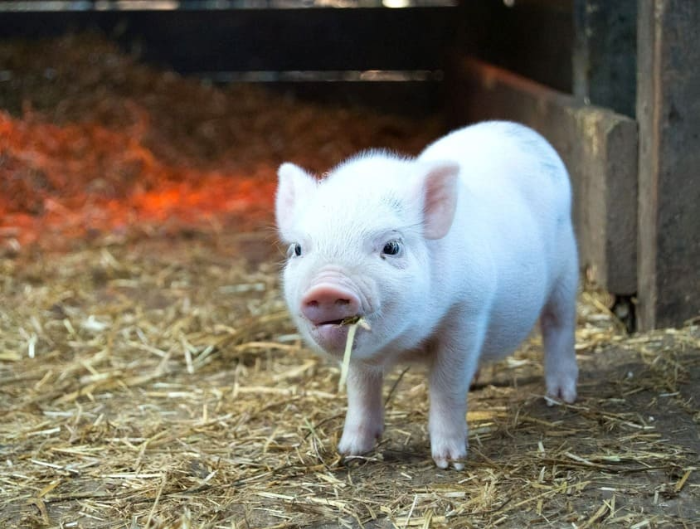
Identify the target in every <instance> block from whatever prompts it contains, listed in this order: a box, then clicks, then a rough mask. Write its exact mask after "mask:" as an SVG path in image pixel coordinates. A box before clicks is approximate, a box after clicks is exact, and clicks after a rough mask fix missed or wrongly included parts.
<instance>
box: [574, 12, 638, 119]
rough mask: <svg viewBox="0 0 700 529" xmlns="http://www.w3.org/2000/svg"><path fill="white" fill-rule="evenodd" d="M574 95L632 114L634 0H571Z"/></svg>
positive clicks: (634, 69)
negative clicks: (572, 1) (572, 12)
mask: <svg viewBox="0 0 700 529" xmlns="http://www.w3.org/2000/svg"><path fill="white" fill-rule="evenodd" d="M574 32H575V38H574V52H573V76H574V95H576V96H577V97H579V98H581V99H585V100H587V101H589V102H590V103H593V104H594V105H599V106H603V107H607V108H610V109H612V110H614V111H615V112H618V113H621V114H625V115H626V116H630V117H634V115H635V104H636V89H637V0H616V1H615V2H611V1H610V0H574Z"/></svg>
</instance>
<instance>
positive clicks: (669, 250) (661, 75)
mask: <svg viewBox="0 0 700 529" xmlns="http://www.w3.org/2000/svg"><path fill="white" fill-rule="evenodd" d="M638 39H639V40H638V46H637V48H638V53H639V55H638V64H639V74H638V89H637V94H638V95H637V119H638V121H639V132H640V150H639V269H638V275H639V292H638V296H639V320H640V324H641V327H642V328H644V329H651V328H655V327H665V326H678V325H681V324H683V323H684V321H686V320H689V319H691V318H695V317H697V316H698V314H699V313H700V45H698V43H699V42H700V2H697V1H692V2H691V1H687V0H640V2H639V26H638Z"/></svg>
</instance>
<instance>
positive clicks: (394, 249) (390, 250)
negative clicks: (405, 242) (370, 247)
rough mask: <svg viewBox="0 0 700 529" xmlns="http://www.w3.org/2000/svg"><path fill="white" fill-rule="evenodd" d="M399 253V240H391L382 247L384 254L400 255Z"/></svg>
mask: <svg viewBox="0 0 700 529" xmlns="http://www.w3.org/2000/svg"><path fill="white" fill-rule="evenodd" d="M399 253H401V243H399V241H389V242H388V243H386V244H385V245H384V248H383V249H382V254H384V255H398V254H399Z"/></svg>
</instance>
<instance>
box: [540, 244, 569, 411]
mask: <svg viewBox="0 0 700 529" xmlns="http://www.w3.org/2000/svg"><path fill="white" fill-rule="evenodd" d="M574 256H575V254H574ZM572 261H573V262H572V263H570V264H569V266H568V268H567V270H566V273H565V274H563V275H562V276H561V278H560V279H559V281H558V282H557V283H556V284H555V286H554V288H553V290H552V293H551V294H550V297H549V299H548V300H547V303H546V305H545V307H544V309H543V311H542V315H541V316H540V327H541V329H542V339H543V341H544V372H545V384H546V386H547V394H548V395H550V396H552V397H554V398H557V399H562V400H563V401H564V402H574V401H575V400H576V380H577V378H578V366H577V365H576V352H575V348H574V345H575V331H576V289H577V284H578V264H577V261H576V258H575V257H574V259H573V260H572Z"/></svg>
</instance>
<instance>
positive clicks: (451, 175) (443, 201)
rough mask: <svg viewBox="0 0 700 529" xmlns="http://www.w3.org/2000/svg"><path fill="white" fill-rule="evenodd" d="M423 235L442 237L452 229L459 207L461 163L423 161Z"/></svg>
mask: <svg viewBox="0 0 700 529" xmlns="http://www.w3.org/2000/svg"><path fill="white" fill-rule="evenodd" d="M420 166H421V171H422V173H423V178H422V182H423V185H422V192H423V235H424V236H425V238H426V239H442V238H443V237H444V236H445V235H447V232H448V231H450V227H451V226H452V221H453V220H454V216H455V210H456V209H457V194H458V190H459V187H458V185H457V183H458V179H459V165H458V164H456V163H454V162H431V163H421V164H420Z"/></svg>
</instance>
